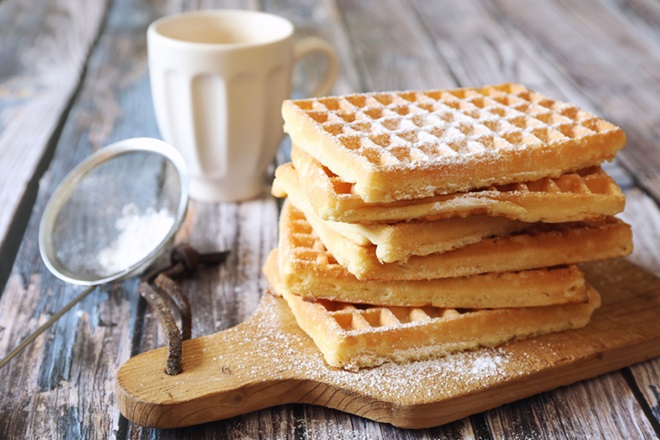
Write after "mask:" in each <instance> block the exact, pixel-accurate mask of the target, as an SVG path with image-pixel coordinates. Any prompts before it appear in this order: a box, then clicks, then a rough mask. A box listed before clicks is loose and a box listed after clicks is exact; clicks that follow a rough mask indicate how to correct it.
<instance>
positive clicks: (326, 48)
mask: <svg viewBox="0 0 660 440" xmlns="http://www.w3.org/2000/svg"><path fill="white" fill-rule="evenodd" d="M313 52H320V53H321V54H323V55H324V56H325V58H326V59H327V60H328V69H327V70H326V72H325V77H324V78H323V80H322V81H321V82H320V83H319V85H318V86H317V87H316V88H315V89H314V91H313V92H312V93H311V96H310V98H318V97H319V96H325V95H327V94H328V93H330V90H332V86H333V85H334V84H335V80H336V79H337V74H338V73H339V62H338V61H337V54H336V53H335V50H334V49H333V48H332V46H331V45H330V44H328V43H327V42H326V41H325V40H322V39H321V38H318V37H305V38H303V39H301V40H298V41H296V42H295V44H294V46H293V59H294V63H297V62H298V61H300V60H301V59H302V58H304V57H306V56H307V55H310V54H312V53H313Z"/></svg>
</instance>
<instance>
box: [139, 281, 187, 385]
mask: <svg viewBox="0 0 660 440" xmlns="http://www.w3.org/2000/svg"><path fill="white" fill-rule="evenodd" d="M138 292H140V295H142V297H143V298H144V299H145V300H146V301H147V302H148V303H149V305H150V306H151V307H152V308H153V309H154V310H155V311H156V313H157V315H158V320H159V321H160V324H161V326H162V328H163V331H164V332H165V337H166V338H167V362H166V364H165V373H167V374H168V375H170V376H174V375H176V374H179V373H181V371H182V364H181V355H182V353H183V349H182V342H183V341H182V339H183V338H182V332H180V331H179V329H178V327H177V326H176V322H175V321H174V317H173V316H172V312H171V311H170V308H169V307H168V305H167V302H168V300H169V299H168V298H166V296H165V295H166V293H165V292H164V291H163V290H161V289H160V288H158V287H157V286H152V285H151V284H149V283H148V282H146V281H142V282H140V285H139V286H138ZM181 321H182V322H183V321H184V318H183V317H182V319H181ZM182 327H183V326H182Z"/></svg>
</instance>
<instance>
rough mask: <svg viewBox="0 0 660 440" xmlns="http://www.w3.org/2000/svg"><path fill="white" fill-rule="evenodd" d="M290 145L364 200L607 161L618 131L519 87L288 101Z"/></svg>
mask: <svg viewBox="0 0 660 440" xmlns="http://www.w3.org/2000/svg"><path fill="white" fill-rule="evenodd" d="M282 114H283V116H284V121H285V130H286V131H287V132H288V133H289V135H290V136H291V139H292V141H293V143H294V144H295V145H296V146H298V147H299V148H301V149H303V150H305V151H306V152H308V153H309V154H310V155H312V156H313V157H314V158H315V159H317V160H318V161H319V162H321V163H322V164H323V165H325V166H327V167H328V168H329V169H330V170H332V172H334V173H335V174H337V175H338V176H340V177H341V178H342V179H343V180H344V181H346V182H351V183H355V185H354V187H353V190H354V191H355V193H356V194H357V195H358V196H359V197H361V198H362V199H363V200H365V201H367V202H389V201H392V200H403V199H414V198H422V197H430V196H433V195H438V194H449V193H453V192H457V191H466V190H470V189H475V188H482V187H486V186H489V185H493V184H506V183H511V182H524V181H529V180H536V179H540V178H543V177H559V176H560V175H561V174H564V173H565V172H567V171H573V170H578V169H580V168H585V167H588V166H594V165H598V164H600V163H601V162H603V161H604V160H611V159H612V158H613V157H614V155H615V154H616V152H617V151H618V150H619V149H621V148H623V146H624V144H625V135H624V133H623V131H622V130H621V129H620V128H618V127H616V126H614V125H612V124H611V123H609V122H606V121H604V120H602V119H599V118H597V117H595V116H594V115H592V114H590V113H587V112H585V111H583V110H581V109H579V108H577V107H575V106H574V105H571V104H567V103H563V102H559V101H555V100H552V99H550V98H548V97H546V96H543V95H541V94H539V93H536V92H533V91H530V90H528V89H527V88H525V87H524V86H521V85H516V84H502V85H499V86H488V87H484V88H481V89H477V88H465V89H456V90H444V91H443V90H431V91H420V92H391V93H368V94H356V95H348V96H340V97H327V98H314V99H304V100H296V101H285V102H284V104H283V107H282Z"/></svg>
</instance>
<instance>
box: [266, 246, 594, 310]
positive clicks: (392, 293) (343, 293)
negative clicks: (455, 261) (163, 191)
mask: <svg viewBox="0 0 660 440" xmlns="http://www.w3.org/2000/svg"><path fill="white" fill-rule="evenodd" d="M320 247H321V248H322V245H321V246H320ZM317 253H318V258H316V260H315V261H313V262H312V261H309V260H298V261H294V262H289V263H288V264H287V265H286V266H287V267H288V268H289V269H291V267H292V265H295V270H294V271H291V270H289V271H287V272H286V273H284V274H282V275H280V273H279V263H278V260H279V258H278V250H277V249H274V250H273V251H272V252H271V253H270V255H269V256H268V258H267V259H266V264H265V265H264V273H265V274H266V277H267V278H268V279H275V278H276V277H277V278H278V279H279V280H281V282H282V283H283V284H284V286H285V287H286V289H287V290H288V291H290V292H291V293H293V294H294V295H297V296H301V297H304V298H306V299H309V300H313V301H315V300H319V299H325V300H330V301H339V302H350V303H360V304H376V305H385V306H407V307H424V306H434V307H454V308H469V309H479V308H503V307H539V306H548V305H557V304H568V303H579V302H586V301H587V295H586V287H585V286H586V285H585V280H584V275H583V274H582V271H580V269H578V267H577V266H562V267H555V268H551V269H536V270H527V271H522V272H504V273H489V274H481V275H472V276H469V277H460V278H441V279H436V280H421V281H359V280H358V279H357V278H355V276H354V275H352V274H351V273H349V272H348V271H347V270H346V269H344V268H343V267H342V266H341V265H339V264H337V263H336V262H335V261H334V260H333V259H332V256H331V255H330V254H329V253H328V252H327V251H324V250H319V251H317Z"/></svg>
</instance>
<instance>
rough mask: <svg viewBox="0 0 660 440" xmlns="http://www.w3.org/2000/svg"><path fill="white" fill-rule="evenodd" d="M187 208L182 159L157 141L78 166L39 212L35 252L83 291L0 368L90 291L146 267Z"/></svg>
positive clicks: (138, 142) (142, 141)
mask: <svg viewBox="0 0 660 440" xmlns="http://www.w3.org/2000/svg"><path fill="white" fill-rule="evenodd" d="M187 205H188V174H187V171H186V166H185V162H184V160H183V157H182V156H181V155H180V154H179V152H178V151H176V150H175V149H174V148H173V147H172V146H170V145H169V144H167V143H165V142H163V141H160V140H158V139H151V138H133V139H126V140H123V141H120V142H117V143H114V144H112V145H109V146H107V147H105V148H103V149H101V150H99V151H97V152H96V153H94V154H93V155H91V156H90V157H88V158H87V159H86V160H84V161H83V162H82V163H80V164H79V165H78V166H77V167H76V168H75V169H74V170H72V171H71V172H70V173H69V174H68V175H67V176H66V177H65V179H64V180H63V181H62V183H61V184H60V185H59V186H58V188H57V189H56V190H55V193H54V194H53V196H52V197H51V199H50V200H49V202H48V204H47V206H46V209H45V211H44V214H43V217H42V219H41V224H40V227H39V251H40V253H41V257H42V259H43V261H44V263H45V265H46V266H47V267H48V269H49V270H50V271H51V272H52V273H53V274H54V275H56V276H57V277H58V278H60V279H62V280H64V281H67V282H69V283H73V284H79V285H86V286H89V287H88V288H87V289H85V290H84V291H83V292H81V293H80V294H79V295H78V296H76V297H75V298H74V299H73V300H72V301H71V302H69V303H68V304H67V305H66V306H64V307H63V308H62V309H61V310H60V311H58V312H57V313H55V314H54V315H53V316H52V317H51V318H50V319H49V320H48V321H47V322H46V323H45V324H44V325H42V326H41V327H39V328H38V329H37V330H36V331H35V332H34V333H32V334H31V335H30V336H28V337H27V338H26V339H25V340H24V341H23V342H22V343H21V344H20V345H19V346H18V347H16V348H15V349H14V350H12V351H11V352H10V353H9V354H8V355H7V356H6V357H5V358H4V359H2V360H1V361H0V368H2V367H3V366H4V365H5V364H6V363H7V362H8V361H9V360H10V359H11V358H13V357H14V356H15V355H16V354H17V353H18V352H20V351H21V350H22V349H23V348H25V347H26V346H27V345H28V344H30V343H31V342H32V341H33V340H34V339H35V338H36V337H37V336H38V335H39V334H41V333H42V332H43V331H44V330H46V329H47V328H48V327H50V326H51V325H52V324H53V323H54V322H55V321H57V320H58V319H59V318H60V317H61V316H62V315H63V314H64V313H66V312H67V311H68V310H70V309H71V308H72V307H73V306H74V305H75V304H77V303H78V302H80V301H81V300H82V299H83V298H85V297H86V296H87V295H88V294H89V293H91V292H92V291H93V290H94V287H95V286H97V285H99V284H104V283H108V282H112V281H116V280H120V279H124V278H128V277H131V276H135V275H137V274H139V273H141V272H142V271H144V270H145V269H146V268H147V267H149V266H150V265H151V264H152V263H153V262H154V261H155V260H156V259H157V258H158V257H159V256H161V255H162V254H163V252H164V251H165V249H166V248H168V247H169V246H170V245H171V244H172V242H173V240H174V235H175V234H176V232H177V231H178V230H179V228H180V227H181V223H182V222H183V219H184V217H185V214H186V209H187ZM127 249H129V252H127Z"/></svg>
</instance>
